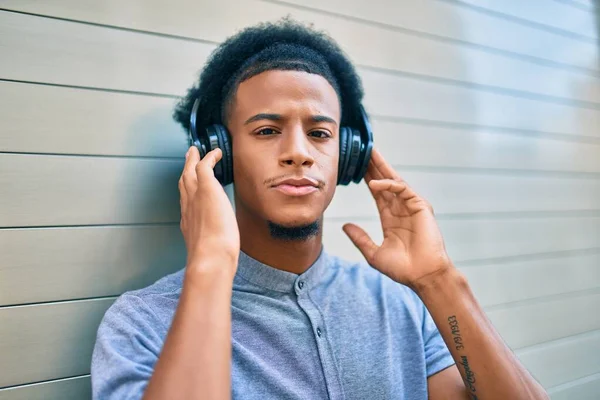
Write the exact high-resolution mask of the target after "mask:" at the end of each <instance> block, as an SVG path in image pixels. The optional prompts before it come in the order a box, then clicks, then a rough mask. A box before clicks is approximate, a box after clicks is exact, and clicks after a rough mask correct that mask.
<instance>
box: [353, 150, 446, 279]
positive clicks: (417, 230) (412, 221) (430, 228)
mask: <svg viewBox="0 0 600 400" xmlns="http://www.w3.org/2000/svg"><path fill="white" fill-rule="evenodd" d="M365 181H366V183H367V185H368V186H369V190H370V191H371V194H372V195H373V197H374V198H375V202H376V204H377V209H378V210H379V217H380V219H381V227H382V229H383V238H384V239H383V243H381V245H380V246H378V245H377V244H376V243H375V242H373V240H372V239H371V238H370V237H369V235H368V234H367V233H366V232H365V231H364V230H363V229H362V228H360V227H359V226H357V225H355V224H345V225H344V227H343V229H344V232H346V234H347V235H348V237H350V240H352V242H353V243H354V245H355V246H356V247H358V249H359V250H360V252H361V253H362V254H363V256H364V257H365V259H366V260H367V262H368V263H369V264H370V265H371V266H372V267H374V268H376V269H377V270H379V271H380V272H381V273H383V274H385V275H387V276H389V277H390V278H391V279H393V280H394V281H396V282H398V283H402V284H404V285H406V286H409V287H411V288H413V289H414V288H415V287H416V284H417V283H419V284H421V283H422V282H423V281H426V280H427V279H428V278H430V277H434V276H435V275H437V274H438V273H444V272H448V270H450V269H453V268H454V266H453V265H452V262H451V261H450V258H449V257H448V254H447V253H446V248H445V246H444V240H443V238H442V234H441V232H440V229H439V227H438V225H437V222H436V221H435V218H434V213H433V207H432V206H431V204H429V203H428V202H427V201H426V200H425V199H424V198H422V197H420V196H419V195H418V194H416V193H415V192H414V191H413V190H412V189H411V188H410V186H408V184H407V183H406V182H405V181H404V180H403V179H402V178H401V177H400V176H399V175H398V174H397V173H396V171H394V169H393V168H392V167H391V166H390V165H389V164H388V163H387V162H386V161H385V159H384V158H383V156H382V155H381V153H379V152H378V151H377V150H376V149H373V152H372V155H371V161H370V162H369V166H368V168H367V172H366V174H365Z"/></svg>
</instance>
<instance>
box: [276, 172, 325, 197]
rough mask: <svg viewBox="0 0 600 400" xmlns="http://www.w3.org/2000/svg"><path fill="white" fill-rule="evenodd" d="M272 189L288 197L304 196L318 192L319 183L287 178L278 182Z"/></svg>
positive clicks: (304, 178)
mask: <svg viewBox="0 0 600 400" xmlns="http://www.w3.org/2000/svg"><path fill="white" fill-rule="evenodd" d="M273 188H274V189H276V190H278V191H280V192H281V193H283V194H286V195H288V196H305V195H307V194H310V193H313V192H316V191H318V190H319V182H317V181H316V180H314V179H312V178H306V177H302V178H289V179H284V180H282V181H279V182H277V183H275V185H273Z"/></svg>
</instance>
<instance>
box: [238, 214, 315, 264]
mask: <svg viewBox="0 0 600 400" xmlns="http://www.w3.org/2000/svg"><path fill="white" fill-rule="evenodd" d="M236 214H237V215H236V216H237V222H238V227H239V230H240V242H241V250H242V251H243V252H244V253H246V254H247V255H248V256H250V257H252V258H254V259H255V260H257V261H260V262H261V263H263V264H266V265H268V266H270V267H273V268H277V269H280V270H283V271H287V272H292V273H294V274H298V275H300V274H302V273H303V272H304V271H306V270H307V269H308V268H309V267H310V266H311V265H312V264H313V263H314V262H315V261H316V260H317V258H318V257H319V255H320V254H321V249H322V231H323V226H322V224H321V226H320V227H319V231H318V233H317V235H315V236H311V237H310V238H308V239H306V240H282V239H277V238H274V237H272V236H271V232H270V230H269V225H268V222H267V221H264V220H257V219H256V218H253V217H252V216H250V215H248V214H246V213H241V212H237V213H236Z"/></svg>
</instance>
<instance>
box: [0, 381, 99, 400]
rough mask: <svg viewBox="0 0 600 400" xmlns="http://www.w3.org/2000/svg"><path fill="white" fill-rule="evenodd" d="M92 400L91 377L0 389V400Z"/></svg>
mask: <svg viewBox="0 0 600 400" xmlns="http://www.w3.org/2000/svg"><path fill="white" fill-rule="evenodd" d="M91 398H92V383H91V381H90V377H89V375H88V376H82V377H77V378H67V379H60V380H56V381H49V382H42V383H34V384H31V385H25V386H17V387H14V388H10V389H0V400H83V399H91Z"/></svg>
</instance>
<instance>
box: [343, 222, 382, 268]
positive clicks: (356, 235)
mask: <svg viewBox="0 0 600 400" xmlns="http://www.w3.org/2000/svg"><path fill="white" fill-rule="evenodd" d="M342 229H343V230H344V232H345V233H346V235H348V237H349V238H350V240H351V241H352V243H354V245H355V246H356V247H357V248H358V250H360V252H361V253H362V255H363V256H364V257H365V260H367V262H368V263H369V264H371V261H372V260H373V257H374V256H375V252H376V251H377V249H378V248H379V246H377V245H376V244H375V242H373V240H372V239H371V237H370V236H369V234H368V233H367V232H365V230H364V229H363V228H361V227H359V226H357V225H354V224H345V225H344V226H343V227H342Z"/></svg>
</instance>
